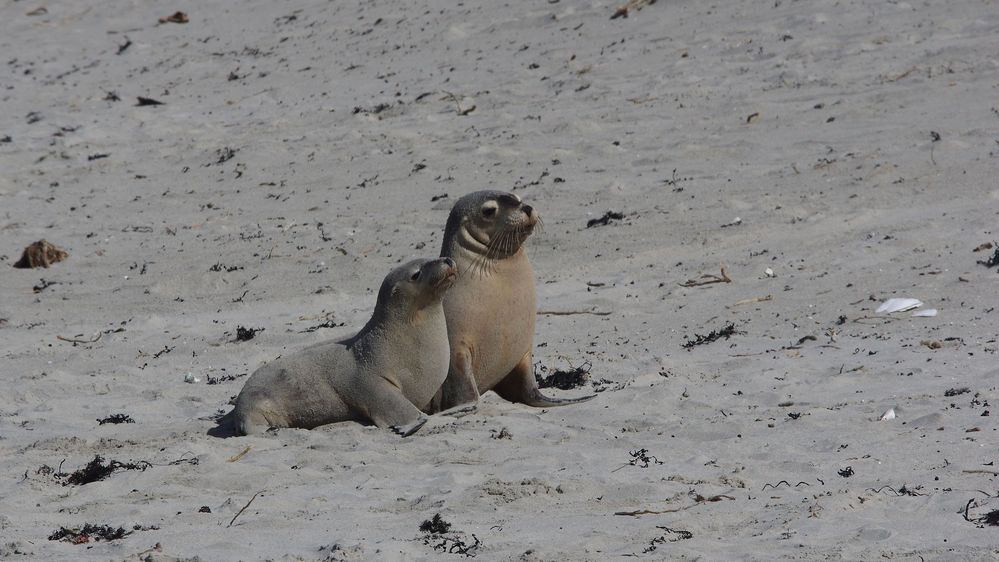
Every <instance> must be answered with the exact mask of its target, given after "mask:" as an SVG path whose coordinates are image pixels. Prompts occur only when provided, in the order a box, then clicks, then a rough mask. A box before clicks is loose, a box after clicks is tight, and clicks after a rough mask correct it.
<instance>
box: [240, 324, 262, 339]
mask: <svg viewBox="0 0 999 562" xmlns="http://www.w3.org/2000/svg"><path fill="white" fill-rule="evenodd" d="M263 331H264V329H263V328H244V327H242V326H238V327H237V328H236V339H234V340H233V341H234V342H241V341H250V340H252V339H253V338H254V337H256V335H257V332H263Z"/></svg>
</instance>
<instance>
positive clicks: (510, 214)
mask: <svg viewBox="0 0 999 562" xmlns="http://www.w3.org/2000/svg"><path fill="white" fill-rule="evenodd" d="M538 221H539V217H538V213H537V212H536V211H535V210H534V208H533V207H531V206H530V205H525V204H524V203H523V202H522V201H521V200H520V197H518V196H516V195H514V194H512V193H505V192H502V191H477V192H475V193H470V194H468V195H465V196H464V197H462V198H461V199H458V201H457V202H455V204H454V207H453V208H452V209H451V214H450V216H448V219H447V226H446V227H445V229H444V242H443V245H442V247H441V256H443V257H448V258H452V259H453V260H454V261H455V263H456V264H458V278H457V279H456V280H455V283H454V287H452V288H451V290H450V291H448V294H447V295H446V296H445V297H444V315H445V316H446V317H447V332H448V340H449V341H450V344H451V365H450V368H449V370H448V375H447V380H446V381H444V385H443V386H442V387H441V390H440V392H439V393H438V395H437V396H436V397H434V401H433V403H431V408H430V409H429V410H428V411H430V412H439V411H442V410H451V411H469V410H472V409H474V407H475V404H476V403H477V402H478V400H479V395H481V394H482V393H484V392H486V391H488V390H493V391H495V392H496V394H499V395H500V396H502V397H503V398H505V399H507V400H509V401H511V402H522V403H524V404H527V405H528V406H535V407H538V408H545V407H549V406H563V405H565V404H573V403H576V402H582V401H583V400H589V399H590V398H593V396H587V397H584V398H575V399H560V398H549V397H547V396H545V395H544V394H542V393H541V391H540V390H538V384H537V381H536V380H535V379H534V372H533V365H532V363H531V351H532V349H533V340H534V317H535V314H536V313H537V310H536V308H535V295H534V270H533V269H532V268H531V262H530V261H529V260H528V259H527V253H526V252H525V251H524V242H525V241H526V240H527V238H528V237H529V236H530V235H531V233H532V232H533V231H534V227H535V226H536V225H537V224H538Z"/></svg>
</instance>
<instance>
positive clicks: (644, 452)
mask: <svg viewBox="0 0 999 562" xmlns="http://www.w3.org/2000/svg"><path fill="white" fill-rule="evenodd" d="M628 454H629V455H631V460H630V461H628V464H630V465H631V466H637V467H639V468H649V465H650V464H651V463H655V464H662V463H663V461H661V460H659V459H657V458H656V457H654V456H652V455H650V454H649V450H648V449H638V450H636V451H630V452H629V453H628ZM638 463H642V464H641V465H639V464H638Z"/></svg>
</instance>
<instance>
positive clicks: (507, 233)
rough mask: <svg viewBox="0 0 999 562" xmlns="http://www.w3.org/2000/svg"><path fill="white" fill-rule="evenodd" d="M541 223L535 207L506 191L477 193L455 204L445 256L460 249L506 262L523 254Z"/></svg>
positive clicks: (444, 248)
mask: <svg viewBox="0 0 999 562" xmlns="http://www.w3.org/2000/svg"><path fill="white" fill-rule="evenodd" d="M539 222H540V217H539V215H538V212H537V211H536V210H534V207H532V206H530V205H527V204H525V203H524V202H523V201H522V200H521V199H520V197H519V196H517V195H516V194H513V193H507V192H505V191H476V192H474V193H469V194H468V195H465V196H464V197H462V198H461V199H458V201H456V202H455V204H454V207H452V208H451V214H450V215H449V216H448V219H447V226H446V227H445V228H444V243H443V247H442V248H441V255H442V256H453V255H454V254H455V252H456V251H457V249H458V248H457V246H460V247H462V248H464V249H466V250H468V251H470V252H472V253H474V254H478V255H480V256H482V257H484V258H486V259H489V260H494V259H504V258H507V257H510V256H512V255H514V254H516V253H517V252H519V251H520V249H521V246H522V245H523V244H524V242H525V241H526V240H527V238H528V237H529V236H530V235H531V233H533V232H534V227H535V226H537V225H538V223H539Z"/></svg>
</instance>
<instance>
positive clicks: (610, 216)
mask: <svg viewBox="0 0 999 562" xmlns="http://www.w3.org/2000/svg"><path fill="white" fill-rule="evenodd" d="M623 218H624V213H618V212H615V211H607V212H606V213H604V216H602V217H600V218H599V219H590V220H588V221H586V228H592V227H594V226H606V225H607V224H609V223H610V221H612V220H617V221H619V220H622V219H623Z"/></svg>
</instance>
